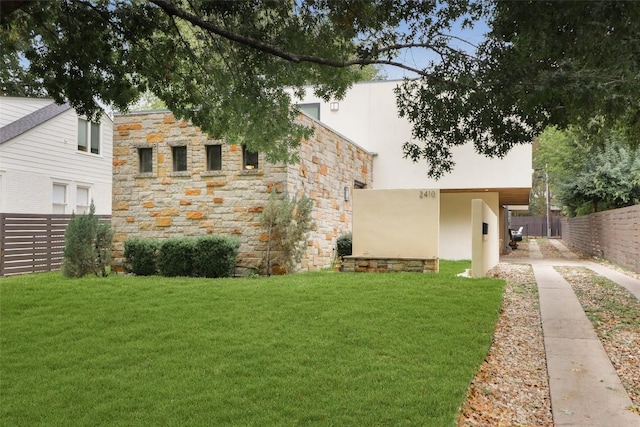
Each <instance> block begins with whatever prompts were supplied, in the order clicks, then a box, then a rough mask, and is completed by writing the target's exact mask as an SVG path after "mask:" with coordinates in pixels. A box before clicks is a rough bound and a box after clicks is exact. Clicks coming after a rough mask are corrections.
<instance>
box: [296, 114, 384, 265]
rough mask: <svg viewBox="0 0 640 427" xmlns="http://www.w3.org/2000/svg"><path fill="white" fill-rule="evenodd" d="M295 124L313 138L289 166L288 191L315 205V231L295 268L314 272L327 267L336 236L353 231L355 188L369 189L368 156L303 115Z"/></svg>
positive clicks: (333, 253) (302, 144)
mask: <svg viewBox="0 0 640 427" xmlns="http://www.w3.org/2000/svg"><path fill="white" fill-rule="evenodd" d="M300 121H302V123H304V124H306V125H307V126H312V127H314V128H315V134H314V136H313V137H312V138H311V139H310V140H303V141H302V142H301V144H300V148H299V152H298V155H299V157H300V163H299V164H296V165H289V166H288V177H287V191H288V192H289V194H302V193H304V194H306V195H307V197H309V198H311V199H312V200H313V202H314V222H315V230H314V232H313V233H311V235H310V237H309V240H308V242H307V244H308V249H307V256H306V257H305V259H303V261H302V265H301V266H300V268H301V269H304V270H307V269H319V268H325V267H328V266H330V265H331V262H332V261H333V260H334V257H335V250H336V240H337V238H338V237H339V236H340V235H342V234H344V233H348V232H351V230H352V211H353V210H352V208H353V189H354V185H355V184H356V183H357V184H358V185H362V186H365V187H369V188H370V187H371V185H372V183H373V173H372V172H373V155H372V154H371V153H369V152H368V151H366V150H364V149H362V148H361V147H359V146H358V145H356V144H355V143H353V142H352V141H350V140H348V139H346V138H345V137H344V136H342V135H340V134H338V133H336V132H335V131H333V130H331V129H329V128H327V127H325V126H323V125H322V124H320V123H318V122H316V121H315V120H313V119H312V118H310V117H308V116H305V115H301V116H300ZM345 189H346V190H345ZM345 191H346V194H347V196H346V197H345ZM347 199H348V200H347Z"/></svg>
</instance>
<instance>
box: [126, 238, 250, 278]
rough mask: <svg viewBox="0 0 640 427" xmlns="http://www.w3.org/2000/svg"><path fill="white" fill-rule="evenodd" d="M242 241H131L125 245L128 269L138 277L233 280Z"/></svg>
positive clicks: (213, 239)
mask: <svg viewBox="0 0 640 427" xmlns="http://www.w3.org/2000/svg"><path fill="white" fill-rule="evenodd" d="M239 248H240V241H239V240H238V239H234V238H231V237H226V236H206V237H199V238H189V237H180V238H170V239H166V240H163V241H158V240H151V239H140V238H131V239H127V240H125V242H124V257H125V262H124V268H125V270H126V271H127V272H129V273H133V274H135V275H138V276H150V275H153V274H157V273H158V272H159V273H160V274H161V275H163V276H168V277H174V276H199V277H230V276H233V273H234V271H235V267H236V260H237V258H238V249H239Z"/></svg>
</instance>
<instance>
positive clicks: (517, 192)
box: [440, 188, 531, 206]
mask: <svg viewBox="0 0 640 427" xmlns="http://www.w3.org/2000/svg"><path fill="white" fill-rule="evenodd" d="M440 192H441V193H484V192H488V193H498V194H499V203H500V206H504V205H528V204H529V193H531V188H455V189H450V188H442V189H440Z"/></svg>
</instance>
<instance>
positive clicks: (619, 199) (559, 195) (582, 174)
mask: <svg viewBox="0 0 640 427" xmlns="http://www.w3.org/2000/svg"><path fill="white" fill-rule="evenodd" d="M624 138H625V132H623V131H621V130H607V131H603V132H601V133H599V134H598V135H593V134H590V133H588V132H587V131H585V130H584V129H582V128H577V127H571V128H569V129H567V130H562V131H561V130H558V129H556V128H554V127H550V128H547V129H545V131H544V132H543V133H542V134H541V135H540V137H539V138H538V140H537V141H536V142H537V144H536V151H535V153H534V167H535V168H536V169H537V170H538V171H543V172H545V171H546V172H548V177H549V185H550V188H551V192H552V194H553V195H554V199H555V200H556V201H557V202H558V203H560V204H561V205H562V206H563V208H564V211H565V213H566V214H567V215H569V216H576V215H584V214H588V213H592V212H598V211H603V210H608V209H615V208H621V207H625V206H631V205H634V204H638V203H640V151H638V149H634V148H633V147H630V146H629V144H628V142H627V141H626V140H625V139H624ZM594 140H597V141H594Z"/></svg>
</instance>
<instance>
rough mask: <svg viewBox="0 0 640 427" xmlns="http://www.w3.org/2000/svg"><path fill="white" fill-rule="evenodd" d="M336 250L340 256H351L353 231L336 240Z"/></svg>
mask: <svg viewBox="0 0 640 427" xmlns="http://www.w3.org/2000/svg"><path fill="white" fill-rule="evenodd" d="M336 251H337V254H338V257H339V258H343V257H345V256H349V255H351V254H352V253H353V242H352V235H351V233H348V234H343V235H342V236H340V237H338V240H337V241H336Z"/></svg>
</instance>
